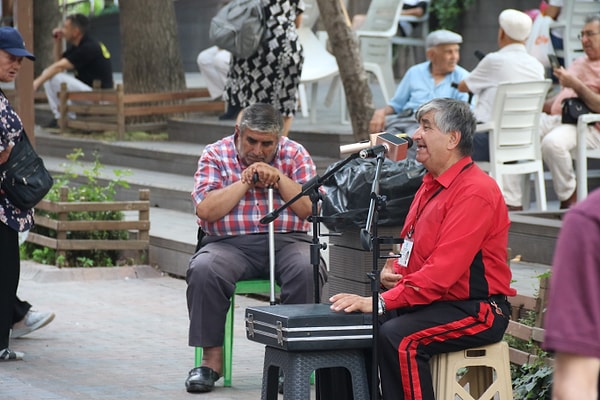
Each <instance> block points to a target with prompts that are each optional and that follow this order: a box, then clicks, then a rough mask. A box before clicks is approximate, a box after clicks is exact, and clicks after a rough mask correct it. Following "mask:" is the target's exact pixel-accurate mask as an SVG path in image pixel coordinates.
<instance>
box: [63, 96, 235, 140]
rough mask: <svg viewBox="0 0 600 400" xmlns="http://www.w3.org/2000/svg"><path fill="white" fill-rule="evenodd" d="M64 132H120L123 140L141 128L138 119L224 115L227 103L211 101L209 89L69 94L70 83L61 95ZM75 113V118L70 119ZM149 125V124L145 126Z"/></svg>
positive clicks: (119, 134) (119, 135) (120, 137)
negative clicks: (207, 114)
mask: <svg viewBox="0 0 600 400" xmlns="http://www.w3.org/2000/svg"><path fill="white" fill-rule="evenodd" d="M59 103H60V104H59V110H60V120H59V121H58V125H59V127H60V128H61V131H63V132H64V131H65V130H66V129H68V128H71V129H78V130H84V131H111V130H112V131H116V132H117V134H118V137H119V139H120V140H122V139H123V137H124V135H125V132H126V131H129V130H132V129H139V126H137V125H136V123H135V117H144V116H148V115H163V116H164V115H171V114H185V113H191V112H223V111H224V110H225V103H224V102H223V101H213V100H210V96H209V93H208V90H207V89H206V88H198V89H186V90H184V91H181V92H157V93H125V92H124V90H123V85H122V84H118V85H117V87H116V89H94V90H91V91H86V92H69V91H67V88H66V84H62V85H61V90H60V93H59ZM71 113H74V114H75V115H76V118H75V119H70V118H68V116H69V114H71ZM144 126H145V125H144Z"/></svg>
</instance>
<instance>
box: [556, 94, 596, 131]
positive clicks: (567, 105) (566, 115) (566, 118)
mask: <svg viewBox="0 0 600 400" xmlns="http://www.w3.org/2000/svg"><path fill="white" fill-rule="evenodd" d="M591 112H592V110H590V109H589V108H588V106H586V105H585V103H584V102H583V101H582V100H581V99H580V98H578V97H569V98H566V99H564V100H563V102H562V123H563V124H573V125H577V119H578V118H579V116H580V115H582V114H589V113H591Z"/></svg>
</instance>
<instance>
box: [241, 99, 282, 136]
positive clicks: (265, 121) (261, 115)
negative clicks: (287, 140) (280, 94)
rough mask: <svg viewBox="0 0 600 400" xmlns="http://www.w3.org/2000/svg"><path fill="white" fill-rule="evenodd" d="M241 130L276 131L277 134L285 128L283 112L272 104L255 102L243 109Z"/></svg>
mask: <svg viewBox="0 0 600 400" xmlns="http://www.w3.org/2000/svg"><path fill="white" fill-rule="evenodd" d="M239 126H240V132H242V133H243V132H244V131H245V130H246V129H250V130H252V131H256V132H263V133H275V134H277V136H279V135H280V134H281V131H282V130H283V117H282V116H281V113H280V112H279V111H278V110H277V109H275V107H273V106H272V105H270V104H266V103H254V104H252V105H251V106H249V107H246V108H245V109H244V110H242V116H241V118H240V124H239Z"/></svg>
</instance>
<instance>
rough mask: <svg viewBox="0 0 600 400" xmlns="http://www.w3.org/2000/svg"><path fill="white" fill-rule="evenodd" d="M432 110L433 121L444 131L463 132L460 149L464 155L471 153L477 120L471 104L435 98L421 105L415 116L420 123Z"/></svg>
mask: <svg viewBox="0 0 600 400" xmlns="http://www.w3.org/2000/svg"><path fill="white" fill-rule="evenodd" d="M431 111H433V112H434V114H433V121H434V123H435V125H436V126H437V127H438V129H439V130H440V131H442V133H444V134H447V133H450V132H454V131H459V132H460V133H461V135H460V141H459V142H458V149H459V151H460V152H461V154H462V155H463V156H468V155H471V153H472V152H473V136H474V135H475V129H476V125H477V120H476V119H475V115H474V114H473V112H472V111H471V108H470V107H469V104H467V103H465V102H464V101H460V100H454V99H448V98H437V99H433V100H431V101H428V102H427V103H425V104H423V105H421V107H419V109H418V110H417V113H416V114H415V118H416V119H417V121H418V122H419V123H420V122H421V118H422V117H423V116H424V115H425V114H427V113H428V112H431Z"/></svg>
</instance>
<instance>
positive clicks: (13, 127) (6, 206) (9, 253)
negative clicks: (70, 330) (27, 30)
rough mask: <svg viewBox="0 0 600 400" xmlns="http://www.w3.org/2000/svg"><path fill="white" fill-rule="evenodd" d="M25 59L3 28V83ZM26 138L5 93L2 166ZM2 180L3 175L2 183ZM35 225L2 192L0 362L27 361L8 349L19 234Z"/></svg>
mask: <svg viewBox="0 0 600 400" xmlns="http://www.w3.org/2000/svg"><path fill="white" fill-rule="evenodd" d="M24 57H26V58H28V59H30V60H35V57H34V56H33V54H31V53H30V52H28V51H27V50H26V49H25V44H24V43H23V38H22V37H21V34H19V32H18V31H17V30H16V29H14V28H10V27H3V28H0V82H12V81H13V80H14V79H15V78H16V77H17V74H18V72H19V69H20V68H21V63H22V62H23V58H24ZM23 135H25V131H24V130H23V124H22V123H21V119H20V118H19V116H18V115H17V113H16V112H15V110H14V109H13V108H12V106H11V105H10V103H9V102H8V100H7V99H6V97H5V96H4V93H1V94H0V164H4V163H5V162H6V161H7V160H8V158H9V156H10V152H11V150H12V147H13V146H14V144H15V143H17V142H19V141H21V140H23ZM2 178H3V176H2V174H0V182H1V181H2ZM32 225H33V209H30V210H21V209H19V208H18V207H17V206H15V205H14V204H12V203H11V201H10V200H9V199H8V198H7V197H6V195H5V194H4V192H3V191H2V189H1V188H0V254H1V255H2V265H1V266H0V362H2V361H10V360H21V359H22V358H23V353H21V352H18V351H12V350H10V349H9V348H8V341H9V334H10V328H11V326H12V324H13V306H14V303H15V298H16V296H17V286H18V284H19V272H20V263H21V261H20V259H19V232H23V231H26V230H28V229H29V228H30V227H31V226H32Z"/></svg>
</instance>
